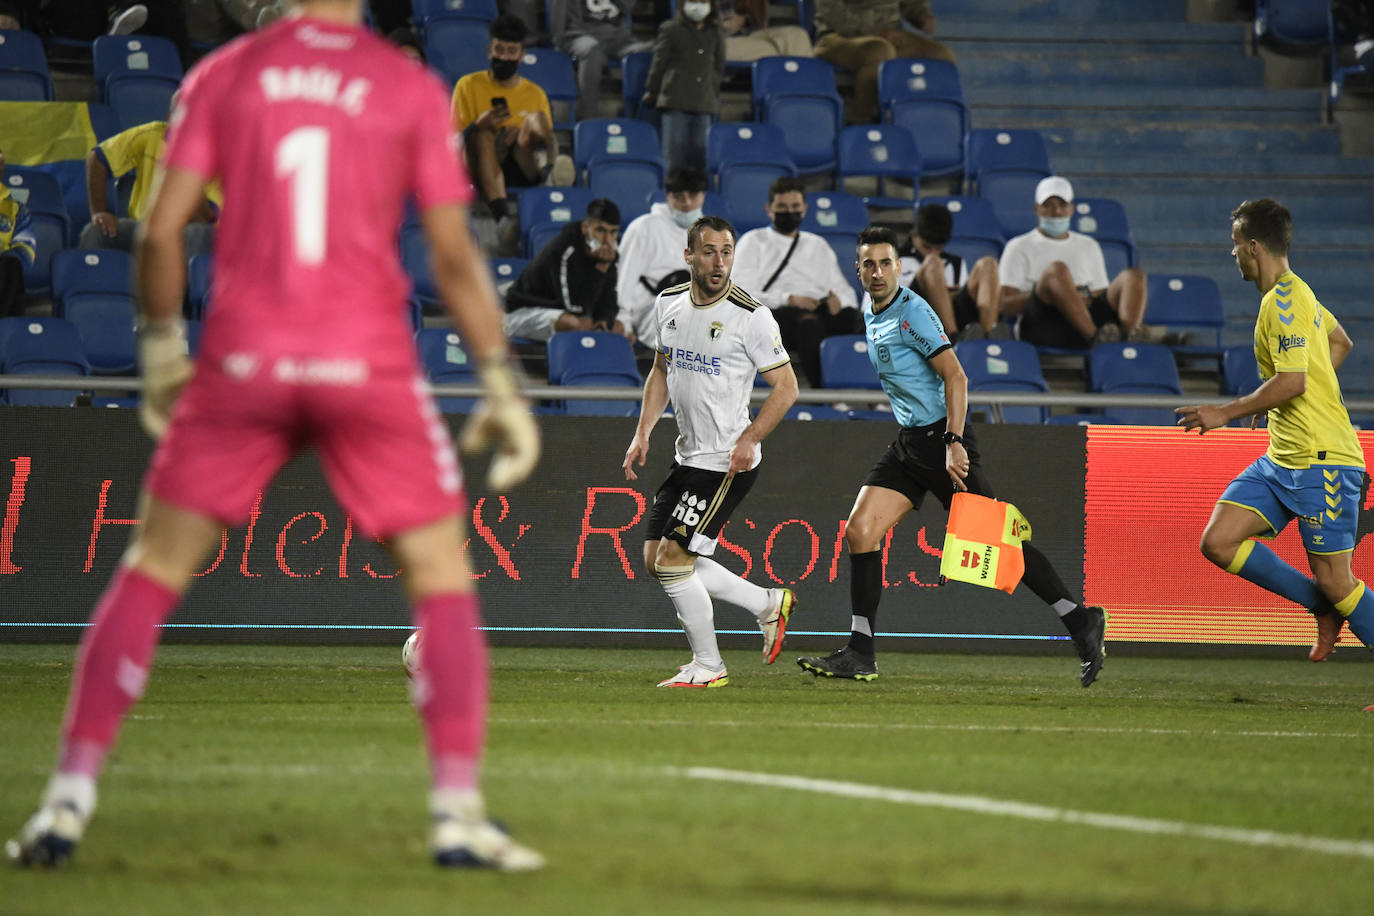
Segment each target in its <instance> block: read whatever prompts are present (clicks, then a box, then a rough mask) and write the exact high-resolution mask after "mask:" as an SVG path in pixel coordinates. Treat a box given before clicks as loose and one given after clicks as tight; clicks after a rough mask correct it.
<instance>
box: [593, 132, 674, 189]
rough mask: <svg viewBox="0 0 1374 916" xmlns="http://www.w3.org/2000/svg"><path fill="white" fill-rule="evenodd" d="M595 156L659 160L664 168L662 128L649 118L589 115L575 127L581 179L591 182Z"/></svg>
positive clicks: (642, 160)
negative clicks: (661, 147) (595, 116)
mask: <svg viewBox="0 0 1374 916" xmlns="http://www.w3.org/2000/svg"><path fill="white" fill-rule="evenodd" d="M593 158H603V159H606V160H612V159H625V160H632V161H641V162H656V163H659V164H660V165H659V167H660V169H661V168H662V159H661V158H660V152H659V142H658V131H656V130H654V126H653V125H652V124H650V123H649V122H648V121H638V120H635V119H633V118H587V119H586V120H583V121H578V122H577V125H576V126H575V127H574V128H573V164H574V165H575V166H577V174H578V179H579V181H580V182H581V183H587V182H588V179H589V178H590V176H589V175H588V174H587V166H588V164H589V163H590V162H591V161H592V159H593Z"/></svg>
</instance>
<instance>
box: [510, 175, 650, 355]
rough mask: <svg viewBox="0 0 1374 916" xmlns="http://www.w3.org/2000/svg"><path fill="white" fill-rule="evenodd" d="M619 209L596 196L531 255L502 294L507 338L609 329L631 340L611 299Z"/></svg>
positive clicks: (612, 294)
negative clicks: (583, 215)
mask: <svg viewBox="0 0 1374 916" xmlns="http://www.w3.org/2000/svg"><path fill="white" fill-rule="evenodd" d="M619 238H620V208H619V207H617V206H616V205H615V201H612V200H609V199H607V198H605V197H598V198H597V199H596V200H594V201H592V202H591V203H589V204H587V216H586V218H585V219H582V220H580V221H578V222H575V223H569V224H568V225H567V226H566V227H564V229H563V231H562V232H560V233H558V235H556V236H555V237H554V238H553V239H552V240H551V241H550V242H549V243H548V244H547V245H545V246H544V248H543V249H542V250H541V251H540V252H539V253H538V254H537V255H535V256H534V260H532V261H530V263H529V264H528V265H526V267H525V269H524V270H523V271H521V272H520V276H518V277H516V278H515V282H514V283H512V284H511V287H510V289H508V290H507V291H506V316H505V321H504V322H503V323H504V325H505V329H506V336H507V337H526V338H529V339H530V340H548V339H549V338H550V337H552V336H553V335H554V334H556V333H557V332H559V331H614V332H615V333H617V334H624V335H626V336H627V337H629V338H631V340H633V339H634V334H633V333H632V332H630V331H629V330H628V329H627V328H626V327H625V325H623V324H622V323H621V322H620V319H619V314H618V311H619V310H618V308H617V306H616V301H615V285H616V270H615V262H616V258H617V257H618V252H617V251H616V243H617V241H618V240H619Z"/></svg>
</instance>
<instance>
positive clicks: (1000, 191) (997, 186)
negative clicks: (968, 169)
mask: <svg viewBox="0 0 1374 916" xmlns="http://www.w3.org/2000/svg"><path fill="white" fill-rule="evenodd" d="M1049 174H1050V173H1049V172H1048V171H1044V172H1041V171H1037V170H1033V169H991V170H988V171H985V172H981V173H979V176H978V193H979V195H980V196H982V197H983V198H984V199H985V200H987V201H988V202H989V203H990V204H992V209H993V210H995V211H997V222H998V223H999V224H1000V225H1001V226H1002V231H1003V232H1004V233H1005V234H1006V236H1007V237H1008V238H1012V237H1015V236H1018V235H1021V234H1023V233H1026V232H1029V231H1030V230H1032V229H1034V228H1035V224H1036V216H1035V186H1036V185H1038V184H1039V183H1040V181H1041V180H1042V179H1044V178H1046V177H1048V176H1049Z"/></svg>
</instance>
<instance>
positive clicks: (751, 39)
mask: <svg viewBox="0 0 1374 916" xmlns="http://www.w3.org/2000/svg"><path fill="white" fill-rule="evenodd" d="M717 8H718V9H719V12H720V21H721V24H722V25H724V26H725V59H726V60H733V61H754V60H758V59H759V58H760V57H810V56H811V36H810V35H808V34H806V29H803V28H802V27H801V26H796V25H775V26H770V25H769V24H768V0H718V2H717ZM774 317H776V316H774Z"/></svg>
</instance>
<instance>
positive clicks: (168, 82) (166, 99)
mask: <svg viewBox="0 0 1374 916" xmlns="http://www.w3.org/2000/svg"><path fill="white" fill-rule="evenodd" d="M180 86H181V83H180V81H178V80H174V79H169V78H168V77H165V76H144V75H141V74H137V73H114V74H111V75H110V78H109V79H108V80H106V82H105V98H106V100H107V101H108V102H109V105H110V107H111V108H113V109H114V113H115V118H116V120H118V121H119V129H120V130H128V129H129V128H131V127H137V126H138V125H140V124H147V123H149V122H150V121H165V120H167V114H168V112H169V111H170V110H171V107H172V96H173V95H174V94H175V93H176V91H177V89H178V88H180Z"/></svg>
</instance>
